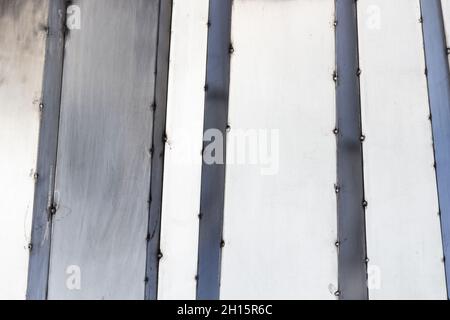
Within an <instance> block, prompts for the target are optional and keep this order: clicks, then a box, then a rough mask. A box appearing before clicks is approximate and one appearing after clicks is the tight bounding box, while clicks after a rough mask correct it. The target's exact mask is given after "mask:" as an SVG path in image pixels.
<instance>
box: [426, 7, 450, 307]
mask: <svg viewBox="0 0 450 320" xmlns="http://www.w3.org/2000/svg"><path fill="white" fill-rule="evenodd" d="M420 7H421V10H422V27H423V37H424V49H425V60H426V68H427V71H426V74H427V81H428V95H429V103H430V111H431V116H430V120H431V121H432V129H433V142H434V156H435V161H436V164H435V167H436V179H437V186H438V198H439V208H440V209H439V210H440V216H441V229H442V240H443V248H444V261H445V257H449V256H450V74H449V63H448V59H447V46H446V39H445V29H444V20H443V19H444V18H443V12H442V6H441V1H440V0H426V1H424V0H420ZM445 270H446V281H447V297H448V298H450V295H449V288H450V279H449V275H450V265H449V264H448V262H447V261H446V263H445Z"/></svg>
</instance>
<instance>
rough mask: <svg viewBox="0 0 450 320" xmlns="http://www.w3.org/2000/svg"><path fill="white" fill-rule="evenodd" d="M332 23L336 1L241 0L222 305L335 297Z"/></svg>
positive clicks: (235, 25) (236, 12) (235, 35)
mask: <svg viewBox="0 0 450 320" xmlns="http://www.w3.org/2000/svg"><path fill="white" fill-rule="evenodd" d="M333 21H334V1H332V0H320V1H317V0H295V1H244V0H236V1H234V7H233V19H232V41H233V45H234V48H235V53H234V54H233V56H232V59H231V87H230V106H229V109H230V114H229V122H230V126H231V131H230V134H229V137H228V138H229V139H228V146H227V151H228V155H227V163H228V164H227V175H226V192H225V193H226V199H225V216H224V239H225V243H226V246H225V248H224V251H223V257H222V283H221V298H222V299H303V298H305V299H306V298H308V299H309V298H320V299H334V298H335V297H334V292H335V291H336V290H337V288H336V287H337V250H336V247H335V241H336V237H337V230H336V221H337V217H336V196H335V194H334V189H333V185H334V183H335V182H336V141H335V137H334V135H333V133H332V131H333V128H334V126H335V86H334V82H333V79H332V74H333V70H334V64H335V47H334V28H333ZM252 130H254V131H253V133H257V135H256V136H255V137H256V140H253V142H250V141H251V140H249V139H251V138H248V140H246V141H247V142H248V143H247V149H246V150H247V152H252V151H251V150H256V151H255V154H254V155H255V158H254V159H253V160H251V158H250V153H247V158H246V160H247V161H246V162H245V164H244V163H243V162H242V161H239V160H238V159H239V157H242V156H245V155H244V154H242V153H240V152H239V150H238V149H239V147H238V146H237V145H236V141H238V143H245V140H243V139H245V137H243V136H239V134H240V132H241V133H242V132H247V133H248V134H251V133H252ZM255 137H254V139H255ZM265 147H268V148H269V149H268V150H269V153H268V154H269V155H271V156H270V157H268V158H265V157H263V155H264V154H266V151H267V150H265ZM254 148H256V149H254ZM241 160H242V159H241Z"/></svg>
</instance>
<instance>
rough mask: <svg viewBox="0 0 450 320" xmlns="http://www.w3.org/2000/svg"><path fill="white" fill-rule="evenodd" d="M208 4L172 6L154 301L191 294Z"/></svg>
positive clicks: (195, 1)
mask: <svg viewBox="0 0 450 320" xmlns="http://www.w3.org/2000/svg"><path fill="white" fill-rule="evenodd" d="M208 4H209V1H208V0H182V1H181V0H179V1H174V4H173V5H174V7H173V17H172V40H171V59H170V74H169V96H168V106H167V139H168V141H167V144H166V154H165V167H164V187H163V188H164V189H163V204H162V226H161V251H162V253H163V255H164V256H163V258H162V259H161V262H160V266H159V288H158V290H159V299H195V296H196V281H195V276H196V274H197V252H198V230H199V219H198V215H199V213H200V185H201V171H202V147H203V118H204V101H205V93H204V86H205V76H206V52H207V47H206V46H207V44H206V43H207V34H208V28H207V22H208Z"/></svg>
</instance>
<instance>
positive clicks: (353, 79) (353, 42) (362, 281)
mask: <svg viewBox="0 0 450 320" xmlns="http://www.w3.org/2000/svg"><path fill="white" fill-rule="evenodd" d="M336 22H337V25H336V55H337V56H336V59H337V86H336V99H337V100H336V108H337V117H336V119H337V126H336V131H335V133H336V137H337V179H338V181H337V186H336V193H337V211H338V234H339V291H340V299H368V290H367V268H366V264H365V260H366V234H365V216H364V214H365V212H364V207H363V200H364V177H363V168H362V163H363V162H362V161H363V156H362V146H361V137H362V132H361V103H360V89H359V77H358V70H359V57H358V27H357V13H356V3H355V1H354V0H336Z"/></svg>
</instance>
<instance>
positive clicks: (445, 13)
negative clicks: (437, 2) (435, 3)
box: [441, 0, 450, 62]
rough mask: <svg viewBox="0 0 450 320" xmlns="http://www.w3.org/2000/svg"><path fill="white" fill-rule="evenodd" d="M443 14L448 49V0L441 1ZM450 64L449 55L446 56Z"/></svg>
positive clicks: (449, 33)
mask: <svg viewBox="0 0 450 320" xmlns="http://www.w3.org/2000/svg"><path fill="white" fill-rule="evenodd" d="M441 3H442V12H443V14H444V24H445V34H446V36H447V48H450V0H441ZM448 58H449V62H450V55H449V56H448Z"/></svg>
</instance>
